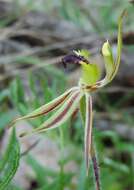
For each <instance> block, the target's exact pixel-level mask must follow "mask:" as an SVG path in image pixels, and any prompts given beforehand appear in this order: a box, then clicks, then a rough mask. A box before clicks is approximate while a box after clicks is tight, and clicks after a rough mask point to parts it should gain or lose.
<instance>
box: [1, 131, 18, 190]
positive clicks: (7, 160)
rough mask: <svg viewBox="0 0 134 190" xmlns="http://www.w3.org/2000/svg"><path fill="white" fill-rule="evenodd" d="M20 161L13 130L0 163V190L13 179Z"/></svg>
mask: <svg viewBox="0 0 134 190" xmlns="http://www.w3.org/2000/svg"><path fill="white" fill-rule="evenodd" d="M19 160H20V146H19V142H18V140H17V138H16V134H15V129H13V131H12V134H11V137H10V141H9V144H8V147H7V149H6V152H5V154H4V156H3V158H2V159H1V161H0V189H1V190H4V189H5V188H6V187H7V186H8V184H9V183H10V181H11V180H12V178H13V177H14V175H15V173H16V171H17V169H18V166H19Z"/></svg>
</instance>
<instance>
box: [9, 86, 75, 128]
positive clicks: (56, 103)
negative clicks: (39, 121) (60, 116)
mask: <svg viewBox="0 0 134 190" xmlns="http://www.w3.org/2000/svg"><path fill="white" fill-rule="evenodd" d="M76 90H78V87H73V88H71V89H69V90H67V91H66V92H65V93H64V94H62V95H60V96H59V97H57V98H55V99H54V100H52V101H51V102H49V103H47V104H45V105H43V106H41V107H39V108H38V109H36V110H34V111H33V112H31V113H29V114H28V115H25V116H23V117H18V118H17V119H15V120H13V121H12V122H11V123H10V124H9V126H8V128H10V127H12V126H13V125H14V124H15V123H16V122H18V121H21V120H26V119H34V118H36V117H39V116H41V115H46V114H47V113H49V112H51V111H53V110H55V109H56V108H58V107H59V106H60V105H61V104H62V103H63V102H64V101H65V100H66V99H67V98H68V97H69V95H70V94H71V93H73V92H75V91H76Z"/></svg>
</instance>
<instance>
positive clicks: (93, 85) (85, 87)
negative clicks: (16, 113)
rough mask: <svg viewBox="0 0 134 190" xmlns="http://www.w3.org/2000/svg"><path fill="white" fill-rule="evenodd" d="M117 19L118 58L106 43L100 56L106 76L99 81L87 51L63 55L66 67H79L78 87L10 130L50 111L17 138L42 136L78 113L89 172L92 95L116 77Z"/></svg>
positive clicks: (95, 68) (120, 41) (119, 50)
mask: <svg viewBox="0 0 134 190" xmlns="http://www.w3.org/2000/svg"><path fill="white" fill-rule="evenodd" d="M123 15H124V13H123V14H122V15H121V16H120V18H119V23H118V44H117V58H116V60H114V57H113V54H112V49H111V46H110V44H109V42H108V41H106V42H105V43H104V44H103V46H102V55H103V57H104V61H105V69H106V76H105V78H104V79H101V80H100V69H99V67H98V66H97V65H96V64H95V63H91V62H90V61H89V57H90V53H89V52H88V51H87V50H79V51H73V53H72V54H70V55H67V56H65V57H64V58H63V59H62V62H63V64H64V65H65V66H66V65H67V64H69V63H73V64H75V63H76V64H80V67H81V78H80V80H79V83H78V86H75V87H72V88H71V89H69V90H67V91H65V92H64V93H63V94H62V95H60V96H59V97H57V98H56V99H54V100H52V101H50V102H49V103H47V104H45V105H43V106H41V107H40V108H38V109H36V110H35V111H33V112H31V113H29V114H28V115H26V116H23V117H19V118H17V119H15V120H13V122H12V123H11V125H10V127H11V126H13V125H14V124H15V123H16V122H18V121H21V120H26V119H34V118H37V117H39V116H42V115H46V114H48V113H49V112H53V114H52V115H51V116H50V117H49V118H48V119H47V120H46V121H45V122H44V123H42V124H41V125H40V126H39V127H38V128H36V129H33V130H32V131H31V132H24V133H22V134H21V135H20V136H21V137H23V136H25V135H28V134H33V133H41V132H44V131H47V130H49V129H54V128H57V127H59V126H60V125H62V124H63V123H64V122H66V121H67V120H68V119H69V118H70V117H71V116H72V115H73V113H74V112H75V111H76V110H78V109H79V110H80V112H81V115H82V118H83V120H84V124H85V138H84V139H85V140H84V144H85V147H84V149H85V151H84V152H85V161H86V168H87V171H88V169H89V160H90V158H91V152H92V150H91V145H92V98H91V93H92V92H93V91H95V90H97V89H99V88H101V87H103V86H105V85H107V84H108V83H109V82H111V81H112V80H113V78H114V77H115V75H116V73H117V71H118V68H119V64H120V58H121V47H122V17H123Z"/></svg>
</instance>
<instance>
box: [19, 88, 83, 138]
mask: <svg viewBox="0 0 134 190" xmlns="http://www.w3.org/2000/svg"><path fill="white" fill-rule="evenodd" d="M82 96H83V94H82V93H81V92H80V91H79V90H77V91H75V92H73V93H72V94H71V95H70V97H69V98H68V99H67V100H66V101H65V102H64V104H63V105H62V106H61V107H60V108H59V109H58V110H57V111H56V112H55V113H54V114H53V115H52V116H51V117H50V118H49V119H48V120H46V121H45V122H44V123H43V124H42V125H40V126H39V127H38V128H36V129H34V130H32V131H31V132H29V133H27V132H26V133H25V132H24V133H23V134H21V135H20V136H21V137H22V136H25V135H28V134H32V133H41V132H44V131H46V130H48V129H54V128H56V127H58V126H60V125H62V124H63V123H64V122H65V121H66V120H67V119H68V118H69V117H70V116H71V115H72V114H73V113H74V111H75V110H76V108H77V107H78V102H79V101H80V99H81V97H82Z"/></svg>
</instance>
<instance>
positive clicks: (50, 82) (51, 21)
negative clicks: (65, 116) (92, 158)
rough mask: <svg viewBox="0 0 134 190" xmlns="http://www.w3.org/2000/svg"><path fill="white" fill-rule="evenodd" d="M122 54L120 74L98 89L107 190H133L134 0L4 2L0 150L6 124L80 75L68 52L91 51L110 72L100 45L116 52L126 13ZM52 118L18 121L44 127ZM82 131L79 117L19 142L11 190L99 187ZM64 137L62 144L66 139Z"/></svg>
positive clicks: (98, 133)
mask: <svg viewBox="0 0 134 190" xmlns="http://www.w3.org/2000/svg"><path fill="white" fill-rule="evenodd" d="M125 8H127V11H128V16H127V17H126V19H125V20H124V24H123V53H122V58H121V65H120V69H119V72H118V74H117V76H116V78H115V79H114V81H113V82H112V83H111V84H110V85H108V86H107V87H105V88H103V89H101V90H100V91H98V92H96V93H94V94H93V103H94V131H93V133H94V140H95V143H96V149H97V155H98V161H99V167H100V172H101V185H102V189H103V190H133V189H134V127H133V126H134V117H133V116H134V107H133V106H134V22H133V18H134V1H132V0H131V1H129V0H122V1H120V0H107V1H105V0H94V1H91V0H38V1H34V0H5V1H4V0H3V1H0V155H1V154H2V152H3V150H4V149H5V145H6V144H7V141H8V136H9V134H8V132H7V130H5V127H6V125H7V124H8V123H9V122H10V121H11V120H12V119H13V118H15V117H16V116H18V115H25V114H27V113H29V112H30V111H32V110H34V109H35V108H37V107H39V106H40V105H43V104H45V103H47V102H49V101H50V100H52V99H53V98H55V97H57V96H58V95H59V94H61V93H62V92H64V91H65V90H66V89H67V88H69V87H70V86H73V85H76V84H77V83H78V79H79V67H78V66H76V65H69V66H68V67H67V68H66V69H65V68H64V67H63V65H62V63H61V58H62V56H64V55H66V54H68V53H70V52H72V50H77V49H81V48H84V49H88V50H89V51H90V52H91V54H92V56H91V58H92V59H93V60H94V62H96V63H98V64H99V65H100V67H101V70H102V75H103V74H104V67H103V59H102V56H101V46H102V44H103V43H104V41H105V40H106V39H108V40H109V41H110V43H111V44H112V49H113V54H114V56H116V50H117V46H116V42H117V22H118V17H119V15H120V14H121V12H122V10H123V9H125ZM46 118H47V117H45V118H44V117H40V118H39V119H36V120H34V121H32V122H21V123H19V124H17V125H18V126H19V127H17V131H18V132H20V131H24V129H30V128H31V127H38V126H39V124H40V123H41V122H42V121H44V120H45V119H46ZM83 136H84V130H83V127H82V124H81V120H80V116H79V114H78V115H76V116H74V117H72V118H71V119H70V120H69V121H68V122H66V123H65V124H64V125H62V126H61V127H60V129H55V130H52V131H50V132H46V133H44V134H40V135H34V136H30V137H25V138H22V139H20V144H21V153H22V154H21V161H20V166H19V169H18V171H17V173H16V175H15V177H14V179H13V181H12V182H11V184H10V185H9V188H8V190H34V189H35V190H48V189H49V190H50V189H53V190H93V189H94V182H93V178H94V177H93V173H92V167H91V169H90V171H91V172H90V176H89V177H88V179H87V178H86V172H85V168H84V162H83ZM61 139H62V144H61Z"/></svg>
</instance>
